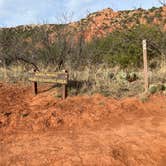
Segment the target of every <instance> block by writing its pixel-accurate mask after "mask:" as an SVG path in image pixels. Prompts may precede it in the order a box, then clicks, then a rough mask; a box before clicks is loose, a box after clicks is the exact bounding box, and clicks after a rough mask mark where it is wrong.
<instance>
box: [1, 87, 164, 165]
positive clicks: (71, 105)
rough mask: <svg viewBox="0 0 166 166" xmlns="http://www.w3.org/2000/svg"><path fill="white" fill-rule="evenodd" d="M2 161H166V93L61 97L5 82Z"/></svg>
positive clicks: (19, 162)
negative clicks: (144, 98)
mask: <svg viewBox="0 0 166 166" xmlns="http://www.w3.org/2000/svg"><path fill="white" fill-rule="evenodd" d="M0 132H1V135H0V140H1V144H0V145H1V149H2V150H1V152H0V156H2V160H0V165H1V164H2V165H17V164H19V165H27V164H28V165H45V164H46V165H65V164H66V165H164V164H165V163H166V97H164V96H162V95H156V96H151V97H150V98H149V99H148V101H146V102H144V103H143V102H141V101H140V100H139V99H138V98H136V97H135V98H127V99H121V100H116V99H113V98H106V97H103V96H101V95H98V94H97V95H94V96H76V97H69V98H68V99H67V100H61V99H57V98H55V95H54V92H53V91H47V92H43V93H40V94H39V95H37V96H33V94H32V89H31V88H29V87H20V86H18V85H15V86H13V85H12V86H10V85H6V84H0Z"/></svg>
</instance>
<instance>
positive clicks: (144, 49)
mask: <svg viewBox="0 0 166 166" xmlns="http://www.w3.org/2000/svg"><path fill="white" fill-rule="evenodd" d="M142 45H143V62H144V88H145V92H148V87H149V81H148V62H147V42H146V40H143V41H142Z"/></svg>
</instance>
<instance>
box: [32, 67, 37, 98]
mask: <svg viewBox="0 0 166 166" xmlns="http://www.w3.org/2000/svg"><path fill="white" fill-rule="evenodd" d="M33 71H34V73H36V69H34V70H33ZM33 89H34V94H35V95H37V93H38V91H37V82H36V81H34V82H33Z"/></svg>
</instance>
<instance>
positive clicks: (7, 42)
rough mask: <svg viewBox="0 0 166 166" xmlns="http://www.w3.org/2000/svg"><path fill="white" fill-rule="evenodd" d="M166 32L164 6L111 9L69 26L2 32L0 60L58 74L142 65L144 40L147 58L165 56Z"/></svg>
mask: <svg viewBox="0 0 166 166" xmlns="http://www.w3.org/2000/svg"><path fill="white" fill-rule="evenodd" d="M165 30H166V7H165V6H163V7H160V8H155V7H153V8H151V9H149V10H143V9H137V10H128V11H113V10H112V9H110V8H108V9H104V10H102V11H98V12H95V13H91V14H89V15H88V16H87V17H86V18H85V19H82V20H80V21H78V22H71V23H69V24H59V25H58V24H44V25H24V26H18V27H11V28H1V29H0V50H1V52H0V60H1V61H3V63H4V64H5V65H7V66H9V65H11V64H13V63H16V64H18V61H19V62H20V60H21V61H22V62H25V63H27V62H28V63H30V64H32V63H33V66H37V65H38V66H40V67H41V66H42V65H44V68H45V67H46V66H50V65H53V66H56V67H55V69H54V70H59V69H62V68H66V66H67V68H68V69H69V68H70V69H71V68H72V69H74V68H77V69H78V66H79V67H80V68H81V67H82V68H84V67H86V66H87V64H88V65H89V66H95V65H97V66H99V64H106V65H109V66H111V67H114V66H115V65H117V66H120V67H129V66H131V67H141V64H142V61H141V59H142V45H141V43H142V40H143V39H145V38H146V39H147V40H148V47H149V48H148V54H149V57H150V59H149V60H153V59H154V58H156V59H155V61H156V62H155V64H159V63H158V62H157V61H160V62H161V61H162V60H161V58H162V57H161V56H163V55H165V52H166V47H165V41H166V37H165V35H166V33H165ZM115 39H116V40H115ZM153 63H154V62H153ZM1 64H2V63H1ZM1 64H0V65H1ZM153 66H156V65H153ZM31 67H32V66H31ZM42 67H43V66H42ZM42 67H41V68H42Z"/></svg>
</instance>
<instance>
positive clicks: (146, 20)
mask: <svg viewBox="0 0 166 166" xmlns="http://www.w3.org/2000/svg"><path fill="white" fill-rule="evenodd" d="M140 24H145V25H158V26H160V27H161V28H162V29H164V30H166V6H163V7H159V8H156V7H153V8H151V9H149V10H144V9H141V8H140V9H136V10H124V11H113V10H112V9H110V8H107V9H103V10H101V11H98V12H95V13H91V14H89V15H88V16H87V17H86V18H84V19H81V20H80V21H77V22H72V23H69V24H66V25H56V24H47V25H46V24H45V25H23V26H18V27H11V28H5V29H8V30H9V29H10V30H11V31H12V30H16V31H18V32H19V31H24V32H25V31H34V30H37V29H40V28H44V29H45V30H46V31H47V32H48V33H49V36H50V39H51V40H53V41H54V40H55V36H56V32H57V29H59V28H60V27H64V26H65V27H66V26H67V27H69V29H70V31H72V32H74V33H75V35H78V34H80V33H83V34H84V37H85V38H86V40H88V41H89V40H91V39H92V38H94V37H98V36H104V35H106V34H108V33H110V32H113V31H115V30H123V29H126V28H132V27H134V26H136V25H140Z"/></svg>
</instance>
